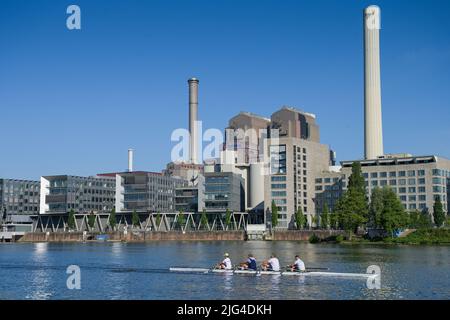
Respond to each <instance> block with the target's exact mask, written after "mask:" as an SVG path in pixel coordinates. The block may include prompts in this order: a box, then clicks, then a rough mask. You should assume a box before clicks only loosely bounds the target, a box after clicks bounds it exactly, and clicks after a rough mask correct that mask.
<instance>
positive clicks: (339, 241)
mask: <svg viewBox="0 0 450 320" xmlns="http://www.w3.org/2000/svg"><path fill="white" fill-rule="evenodd" d="M342 241H344V236H343V235H342V234H339V235H337V236H336V243H341V242H342Z"/></svg>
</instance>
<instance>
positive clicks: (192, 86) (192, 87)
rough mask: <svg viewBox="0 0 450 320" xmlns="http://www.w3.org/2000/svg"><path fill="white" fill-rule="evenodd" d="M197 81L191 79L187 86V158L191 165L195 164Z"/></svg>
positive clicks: (196, 153)
mask: <svg viewBox="0 0 450 320" xmlns="http://www.w3.org/2000/svg"><path fill="white" fill-rule="evenodd" d="M198 82H199V81H198V79H196V78H191V79H189V80H188V84H189V134H190V141H189V157H190V161H191V163H193V164H196V163H197V155H198V150H197V143H198V136H197V113H198Z"/></svg>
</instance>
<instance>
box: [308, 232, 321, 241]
mask: <svg viewBox="0 0 450 320" xmlns="http://www.w3.org/2000/svg"><path fill="white" fill-rule="evenodd" d="M319 242H320V238H319V237H318V236H317V235H316V234H315V233H313V234H312V235H311V236H310V237H309V243H319Z"/></svg>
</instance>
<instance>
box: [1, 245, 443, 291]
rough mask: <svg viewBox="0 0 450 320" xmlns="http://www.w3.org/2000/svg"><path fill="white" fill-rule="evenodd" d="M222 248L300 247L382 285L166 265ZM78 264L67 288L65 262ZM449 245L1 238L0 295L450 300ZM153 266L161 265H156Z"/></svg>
mask: <svg viewBox="0 0 450 320" xmlns="http://www.w3.org/2000/svg"><path fill="white" fill-rule="evenodd" d="M225 251H227V252H229V253H230V255H231V258H232V260H233V263H238V262H239V260H241V257H242V258H243V257H244V256H246V254H247V253H248V252H252V253H253V254H254V255H255V256H256V258H257V259H259V260H261V259H262V258H265V257H267V256H268V255H269V254H270V253H271V252H275V253H276V254H277V255H278V256H279V258H280V261H281V263H282V265H286V264H288V263H290V262H291V261H290V260H291V259H292V256H293V255H294V254H295V253H300V254H301V255H302V257H303V259H304V261H305V262H306V264H307V266H326V267H329V268H330V269H331V271H336V272H358V273H361V272H365V270H366V268H367V267H368V266H369V265H372V264H377V265H379V266H380V267H381V269H382V278H381V289H380V290H370V289H368V288H367V286H366V283H365V280H361V279H332V278H327V279H326V278H322V279H319V278H304V279H301V278H300V277H298V278H297V277H280V276H261V277H255V276H250V275H244V276H242V275H241V276H236V275H235V276H232V275H224V274H206V275H205V274H200V275H197V274H174V273H168V272H166V271H165V269H167V268H169V267H170V266H191V267H210V266H211V265H213V264H214V263H215V262H216V261H217V260H218V259H220V258H221V256H222V254H223V252H225ZM71 264H75V265H78V266H80V268H81V290H68V289H67V287H66V279H67V274H66V268H67V266H68V265H71ZM449 267H450V247H437V246H436V247H434V246H427V247H425V246H424V247H422V246H417V247H413V246H411V247H408V246H402V247H391V246H357V245H351V246H350V245H311V244H307V243H298V242H155V243H147V244H125V243H91V244H46V243H36V244H1V245H0V299H386V298H387V299H450V271H449ZM157 269H160V271H158V270H157Z"/></svg>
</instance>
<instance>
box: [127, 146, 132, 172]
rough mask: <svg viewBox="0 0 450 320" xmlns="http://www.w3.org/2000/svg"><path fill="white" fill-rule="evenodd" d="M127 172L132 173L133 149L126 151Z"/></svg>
mask: <svg viewBox="0 0 450 320" xmlns="http://www.w3.org/2000/svg"><path fill="white" fill-rule="evenodd" d="M128 172H133V149H128Z"/></svg>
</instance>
